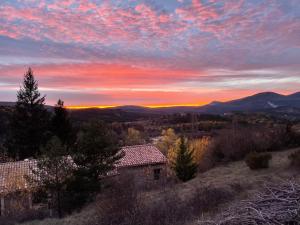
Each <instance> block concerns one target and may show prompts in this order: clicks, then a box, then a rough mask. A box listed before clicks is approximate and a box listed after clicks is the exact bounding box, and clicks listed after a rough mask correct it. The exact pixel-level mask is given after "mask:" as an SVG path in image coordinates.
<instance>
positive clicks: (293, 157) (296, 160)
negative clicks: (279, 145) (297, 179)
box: [289, 151, 300, 169]
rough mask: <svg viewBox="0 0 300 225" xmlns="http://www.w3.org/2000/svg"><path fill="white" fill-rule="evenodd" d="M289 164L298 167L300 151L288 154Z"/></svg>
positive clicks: (299, 166) (299, 164)
mask: <svg viewBox="0 0 300 225" xmlns="http://www.w3.org/2000/svg"><path fill="white" fill-rule="evenodd" d="M289 160H290V164H291V166H293V167H297V168H299V169H300V151H296V152H293V153H291V154H290V155H289Z"/></svg>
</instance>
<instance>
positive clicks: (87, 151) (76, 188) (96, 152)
mask: <svg viewBox="0 0 300 225" xmlns="http://www.w3.org/2000/svg"><path fill="white" fill-rule="evenodd" d="M117 143H118V141H117V138H116V135H115V134H114V132H113V131H112V129H111V128H110V127H108V126H107V125H106V124H104V123H103V122H98V121H93V122H90V123H88V124H86V125H85V126H84V127H83V128H82V131H81V132H80V133H79V135H78V139H77V141H76V146H75V150H74V152H75V153H74V155H73V160H74V163H75V164H76V171H75V173H74V179H73V181H72V183H73V184H71V185H70V186H69V189H68V194H69V196H70V198H68V199H69V202H68V203H67V204H69V206H70V207H77V208H80V207H81V206H83V205H84V204H85V203H86V202H88V201H90V200H92V199H93V198H94V196H95V194H97V193H98V192H99V191H100V190H101V185H102V180H101V178H102V177H104V176H106V175H107V173H108V172H110V171H112V170H113V169H114V168H115V163H116V162H117V161H118V160H119V159H120V158H122V156H123V154H122V153H121V152H120V148H119V146H118V144H117Z"/></svg>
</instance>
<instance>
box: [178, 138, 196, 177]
mask: <svg viewBox="0 0 300 225" xmlns="http://www.w3.org/2000/svg"><path fill="white" fill-rule="evenodd" d="M173 169H174V170H175V173H176V176H177V177H178V178H179V179H180V180H181V181H183V182H186V181H188V180H191V179H193V178H194V177H195V176H196V172H197V164H196V163H195V162H194V159H193V151H191V150H190V149H189V148H188V144H187V141H186V140H185V138H184V137H181V138H180V144H179V148H178V152H177V156H176V159H175V162H173Z"/></svg>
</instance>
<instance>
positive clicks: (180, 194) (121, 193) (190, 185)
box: [26, 149, 300, 225]
mask: <svg viewBox="0 0 300 225" xmlns="http://www.w3.org/2000/svg"><path fill="white" fill-rule="evenodd" d="M297 150H298V149H291V150H287V151H282V152H273V153H272V156H273V158H272V160H271V162H270V166H269V168H268V169H265V170H258V171H257V170H250V169H249V168H248V167H247V165H246V164H245V162H244V161H237V162H233V163H226V164H223V165H219V166H218V167H215V168H213V169H211V170H209V171H207V172H205V173H202V174H199V175H198V176H197V177H196V178H195V179H193V180H191V181H190V182H187V183H180V184H175V185H173V186H169V187H164V188H163V189H160V190H153V191H151V192H144V193H142V194H138V192H136V191H133V190H134V187H128V185H127V188H122V187H124V186H119V188H118V189H112V190H111V192H110V195H107V194H106V197H104V196H99V199H98V200H97V201H96V202H95V203H94V204H92V205H89V206H88V207H86V209H85V210H83V211H82V212H81V213H77V214H74V215H72V216H69V217H66V218H64V219H62V220H57V219H46V220H44V221H35V222H30V223H26V225H52V224H53V225H54V224H57V225H66V224H74V225H83V224H84V225H88V224H91V225H93V224H99V225H102V224H103V225H104V224H105V225H107V224H122V225H128V224H130V225H137V224H144V225H155V224H160V225H170V224H173V225H176V224H187V225H188V224H189V225H196V224H200V221H204V220H212V219H215V218H220V217H221V218H222V217H223V215H224V214H223V211H224V209H228V208H231V207H234V206H235V205H236V204H240V203H241V202H242V201H243V200H247V199H249V198H251V197H252V196H254V195H255V193H257V192H258V191H264V188H265V184H269V183H275V184H278V183H283V182H284V181H287V180H291V179H293V180H294V181H295V182H298V183H299V182H300V174H299V172H298V171H297V169H295V168H291V167H290V160H289V155H290V154H291V153H293V152H295V151H297ZM128 183H130V182H127V184H128ZM116 193H118V194H116ZM107 196H109V197H108V198H107ZM108 212H109V213H108ZM104 215H106V216H104ZM107 215H109V216H107Z"/></svg>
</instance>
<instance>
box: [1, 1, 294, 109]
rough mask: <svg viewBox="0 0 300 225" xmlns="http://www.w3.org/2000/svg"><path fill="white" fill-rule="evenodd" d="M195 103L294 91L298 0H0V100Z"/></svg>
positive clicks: (85, 103)
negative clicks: (35, 95) (34, 88)
mask: <svg viewBox="0 0 300 225" xmlns="http://www.w3.org/2000/svg"><path fill="white" fill-rule="evenodd" d="M29 66H30V67H32V69H33V71H34V74H35V76H36V79H37V80H38V81H39V86H40V91H41V92H42V93H43V94H46V95H47V104H54V103H55V102H56V101H57V99H58V98H62V99H63V100H64V101H65V104H66V105H68V106H95V105H104V106H105V105H147V106H158V105H201V104H205V103H209V102H211V101H213V100H218V101H226V100H230V99H234V98H239V97H243V96H246V95H249V94H254V93H256V92H261V91H276V92H279V93H283V94H289V93H292V92H296V91H300V0H265V1H263V0H223V1H221V0H140V1H133V0H110V1H109V0H63V1H62V0H0V101H15V100H16V91H17V90H18V88H19V86H20V84H21V82H22V78H23V74H24V72H25V71H26V69H27V68H28V67H29Z"/></svg>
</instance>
